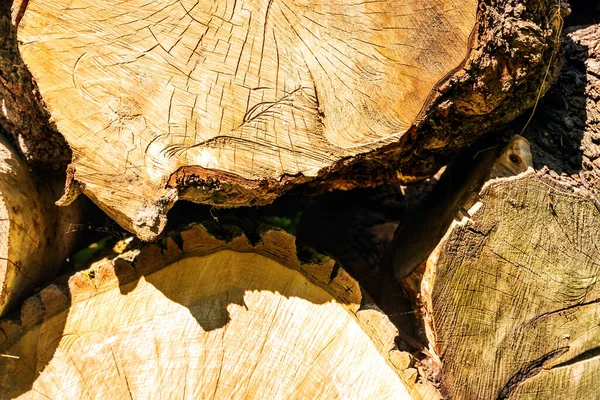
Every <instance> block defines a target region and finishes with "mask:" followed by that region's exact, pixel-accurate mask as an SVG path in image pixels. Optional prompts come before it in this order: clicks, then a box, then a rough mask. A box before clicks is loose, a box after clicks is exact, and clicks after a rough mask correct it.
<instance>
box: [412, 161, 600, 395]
mask: <svg viewBox="0 0 600 400" xmlns="http://www.w3.org/2000/svg"><path fill="white" fill-rule="evenodd" d="M582 226H584V227H585V229H584V230H582V228H581V227H582ZM599 231H600V213H599V212H598V209H597V208H596V206H595V204H594V201H593V200H592V199H591V198H589V197H587V196H585V195H583V194H581V192H579V193H577V192H573V190H572V189H569V188H568V187H566V186H561V185H560V184H558V183H556V182H554V183H553V181H552V180H551V179H549V178H546V177H539V176H537V175H536V174H535V173H534V172H529V173H526V174H524V175H522V176H520V177H515V178H507V179H500V180H494V181H490V182H489V183H488V184H486V186H485V187H484V189H483V190H482V192H481V199H480V203H479V204H478V205H477V210H476V211H474V212H473V213H472V215H471V218H470V219H468V218H465V219H463V221H461V222H460V223H458V222H456V223H454V225H453V226H452V227H451V228H450V229H449V230H448V233H447V234H446V236H445V237H444V239H443V240H442V241H441V242H440V244H439V245H438V247H437V248H436V250H435V251H434V252H433V254H432V255H431V257H430V258H429V259H428V261H427V263H426V264H423V265H422V266H421V269H420V271H417V272H416V273H415V274H413V275H411V276H409V277H408V278H406V279H405V280H404V283H405V288H406V290H407V291H408V292H409V293H411V294H412V296H413V298H414V299H415V301H416V304H417V306H418V308H419V310H420V313H421V314H422V316H423V323H424V328H425V332H426V336H427V338H428V341H429V344H430V347H431V349H432V351H433V352H435V354H437V357H439V359H440V361H441V365H442V372H443V380H442V382H443V385H442V391H443V392H445V393H446V394H447V395H448V396H449V397H451V398H469V399H470V398H486V399H491V398H497V399H506V398H511V399H512V398H519V399H520V398H531V396H534V394H535V396H540V394H543V395H542V398H550V397H552V398H561V399H582V398H594V397H596V395H597V382H598V379H600V377H599V375H598V373H599V371H600V364H599V363H600V360H599V359H598V356H597V355H598V348H599V347H600V342H599V341H598V337H600V330H599V329H600V328H599V326H598V322H597V321H598V302H599V301H600V292H599V290H598V289H597V288H596V285H595V282H596V278H597V276H598V273H599V266H600V251H599V248H600V246H598V236H597V235H596V234H595V232H599ZM546 394H547V395H546ZM535 396H534V397H535Z"/></svg>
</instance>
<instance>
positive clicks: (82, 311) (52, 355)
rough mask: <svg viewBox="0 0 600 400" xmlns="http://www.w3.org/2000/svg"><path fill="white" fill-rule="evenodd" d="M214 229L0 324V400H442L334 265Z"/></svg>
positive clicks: (150, 250) (273, 234) (29, 306)
mask: <svg viewBox="0 0 600 400" xmlns="http://www.w3.org/2000/svg"><path fill="white" fill-rule="evenodd" d="M223 234H225V235H226V236H228V237H229V239H228V241H227V242H226V241H224V240H221V239H217V238H216V237H214V236H212V235H211V234H209V233H208V232H207V231H206V230H205V229H204V228H203V227H202V226H199V225H194V226H192V227H191V228H189V229H187V230H184V231H182V232H181V234H180V235H177V236H174V237H173V239H172V238H169V239H167V241H166V243H165V245H164V247H160V246H159V245H156V244H154V245H147V246H146V247H143V248H142V249H141V250H132V251H130V252H128V253H125V254H123V255H122V256H121V257H119V258H118V259H116V260H112V261H108V260H104V261H101V262H97V263H95V264H94V265H92V266H91V267H90V268H89V269H87V270H85V271H83V272H80V273H77V274H76V275H75V276H73V277H71V279H70V280H69V283H68V288H64V289H61V288H60V287H59V286H56V285H52V286H50V287H48V288H46V289H44V290H43V291H42V292H40V294H39V295H37V296H35V297H33V298H31V299H29V300H27V301H26V302H25V304H24V306H23V311H22V315H21V321H20V322H17V323H14V322H13V323H11V322H9V321H3V322H0V327H3V326H4V327H6V329H4V333H5V335H6V337H4V338H3V340H0V341H1V342H2V343H0V353H3V354H5V355H8V356H10V357H4V358H2V357H0V397H2V398H12V397H14V396H17V395H22V397H20V398H38V397H39V396H47V397H51V398H90V397H91V398H107V399H108V398H111V399H117V398H130V397H131V398H210V397H214V398H254V399H278V398H351V399H359V398H364V399H379V398H399V399H402V398H406V399H409V398H410V399H436V398H440V396H439V394H437V392H436V390H435V389H434V388H433V387H432V386H431V385H429V384H427V383H423V382H417V379H418V373H417V371H416V370H415V369H414V368H412V366H411V356H410V355H409V354H408V353H402V352H399V351H398V350H396V349H395V345H394V337H395V336H396V335H397V330H396V328H394V326H393V325H392V324H391V323H390V321H389V320H388V319H387V317H386V316H385V315H384V314H382V313H381V311H379V310H378V309H377V308H375V307H374V306H372V305H370V301H369V299H368V298H366V297H364V295H363V293H362V292H361V289H360V287H359V286H358V284H357V283H356V281H354V280H353V279H352V278H351V277H350V276H349V275H348V274H347V273H346V272H345V271H344V270H343V269H341V268H339V267H338V266H337V265H336V264H335V263H334V262H333V261H332V260H330V259H328V258H325V257H322V256H319V255H317V254H313V253H306V252H304V253H306V254H305V256H306V258H308V259H307V260H305V261H304V262H301V261H299V260H298V258H297V255H296V253H297V250H296V246H295V243H294V238H293V237H292V236H290V235H289V234H286V233H284V232H282V231H277V230H263V231H262V232H261V237H260V240H259V241H258V243H257V244H256V245H254V246H253V245H251V244H250V243H249V242H248V240H247V239H246V238H245V237H244V236H243V235H241V234H240V233H239V232H237V231H234V230H230V231H227V232H223ZM176 243H179V245H177V244H176ZM11 357H18V358H11ZM100 377H101V378H100Z"/></svg>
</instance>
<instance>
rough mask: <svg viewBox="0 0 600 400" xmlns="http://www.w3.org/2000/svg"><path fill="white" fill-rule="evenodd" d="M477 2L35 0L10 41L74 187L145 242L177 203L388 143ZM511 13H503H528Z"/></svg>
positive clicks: (447, 72)
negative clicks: (64, 148) (68, 160)
mask: <svg viewBox="0 0 600 400" xmlns="http://www.w3.org/2000/svg"><path fill="white" fill-rule="evenodd" d="M536 3H537V2H536ZM545 3H546V2H544V4H545ZM478 4H479V2H478V1H477V0H469V1H462V2H454V1H430V0H416V1H413V2H405V3H402V4H399V3H394V2H392V1H382V2H365V3H363V2H349V3H348V2H333V3H330V2H318V1H304V2H295V1H273V0H263V1H259V2H248V1H226V0H223V1H217V2H213V1H204V0H203V1H195V0H194V1H187V0H186V1H167V2H148V1H142V0H133V1H128V2H126V3H123V2H121V1H116V0H110V1H103V2H101V3H99V2H97V1H91V0H75V1H72V0H69V1H66V0H61V1H58V2H52V3H48V2H47V1H43V0H30V1H29V4H28V6H27V10H26V12H25V14H24V16H23V19H22V20H21V23H20V26H19V32H18V33H19V36H18V37H19V41H20V46H19V48H20V51H21V53H22V55H23V59H24V60H25V62H26V64H27V65H28V66H29V68H30V70H31V71H32V73H33V76H34V77H35V79H36V81H37V83H38V85H39V88H40V92H41V94H42V97H43V99H44V101H45V103H46V104H47V106H48V108H49V109H50V112H51V115H52V118H53V120H54V121H55V122H56V126H57V127H58V129H59V131H60V132H62V133H63V135H64V136H65V138H66V140H67V141H68V143H69V145H70V146H71V148H72V150H73V164H74V169H75V180H76V181H78V182H79V183H80V184H81V185H80V186H81V190H82V191H83V192H84V193H85V194H86V195H88V196H89V197H90V198H91V199H92V200H94V201H95V202H96V203H97V204H98V205H100V206H101V207H102V208H103V209H104V210H105V211H106V212H107V213H109V214H110V215H111V216H112V217H113V218H114V219H115V220H116V221H118V222H119V223H120V224H121V225H123V226H124V227H125V228H127V229H129V230H131V231H133V232H135V233H136V234H137V235H138V236H140V237H141V238H143V239H151V238H153V237H155V236H156V235H157V234H158V232H160V231H161V230H162V228H163V227H164V225H165V223H166V219H165V213H166V211H167V210H168V209H169V208H170V207H171V205H172V204H173V203H174V201H176V200H177V198H184V199H188V200H193V201H197V202H202V203H209V204H216V205H222V206H240V205H253V204H265V203H268V202H271V201H272V200H273V199H274V198H275V197H276V196H278V195H279V194H280V193H281V192H282V191H284V190H285V189H286V188H289V187H290V186H291V185H293V184H295V183H301V182H305V181H307V180H311V179H314V178H315V177H317V175H318V174H319V173H322V174H323V173H326V172H327V171H335V170H337V169H339V168H340V167H341V166H342V164H343V163H340V161H342V160H348V159H349V160H354V157H356V156H358V155H361V154H366V153H369V152H373V151H375V150H381V149H384V148H387V147H389V146H388V145H391V144H394V146H397V144H398V140H399V139H400V138H402V137H404V136H405V133H406V132H407V131H409V129H411V127H413V126H414V125H415V124H417V123H418V122H419V121H420V120H421V119H422V117H423V116H424V115H425V113H426V112H428V111H429V110H430V108H431V106H432V104H433V101H432V99H434V98H435V97H437V96H438V95H439V93H438V92H437V91H436V89H437V88H438V87H439V86H440V85H441V83H442V82H447V81H448V79H450V77H453V76H454V75H455V72H456V71H458V70H460V69H461V67H462V66H464V64H465V63H466V62H467V60H468V56H469V54H470V53H469V52H470V49H471V46H472V42H473V40H474V36H475V35H474V34H473V32H474V28H475V26H476V14H477V9H478ZM504 6H505V5H504V4H501V5H496V4H493V5H491V6H490V7H489V8H490V9H492V10H496V9H498V10H499V9H500V7H504ZM535 7H536V12H537V11H538V10H537V8H539V11H540V15H538V16H536V18H541V19H544V18H546V13H547V12H548V10H547V9H548V7H546V6H545V5H544V6H537V5H536V6H535ZM544 7H545V8H544ZM509 8H510V16H511V18H513V19H514V18H517V17H518V14H519V13H522V11H523V10H521V9H516V8H514V7H508V6H506V9H507V10H508V9H509ZM484 9H485V10H487V8H484ZM519 10H520V11H519ZM505 11H506V10H501V11H500V13H503V12H505ZM486 12H487V11H486ZM494 12H495V11H492V12H490V13H491V14H493V13H494ZM481 14H482V15H481V16H480V17H481V18H483V15H484V14H485V13H484V12H482V13H481ZM533 14H535V13H533ZM533 14H532V15H533ZM486 18H487V17H486ZM517 25H518V23H513V24H512V25H511V29H512V27H514V26H517ZM530 25H531V24H530ZM546 25H547V23H546ZM528 26H529V25H528ZM536 27H537V25H536ZM527 29H528V31H527V32H531V35H533V36H536V40H535V41H532V43H533V42H535V44H536V45H535V46H531V48H532V49H534V50H531V51H538V50H540V49H543V48H544V44H543V41H545V40H547V39H548V37H546V36H548V32H547V31H545V30H543V29H541V28H540V29H537V28H536V29H537V30H536V29H532V28H531V27H529V28H527ZM551 32H552V30H550V33H551ZM527 35H528V34H522V35H521V36H520V37H519V40H527ZM537 36H540V38H537ZM511 40H512V39H511ZM527 43H529V42H527ZM546 47H548V48H549V49H550V50H553V46H551V45H550V46H546ZM484 51H485V50H484ZM511 51H512V50H511ZM550 52H551V51H550ZM515 54H516V53H515ZM483 56H485V57H487V56H488V55H487V54H484V55H483ZM546 58H547V57H546ZM543 60H544V56H538V57H537V58H534V57H531V59H530V60H528V61H526V62H525V65H520V66H519V69H518V70H516V71H515V72H514V74H516V75H519V77H520V78H519V79H524V78H523V76H527V75H531V76H533V77H536V76H538V75H539V74H538V75H536V74H529V72H528V68H529V66H530V65H538V66H540V65H541V64H542V61H543ZM546 61H547V60H546ZM500 65H502V64H500ZM537 72H539V71H537ZM502 73H503V74H504V75H506V76H508V77H510V75H511V74H513V72H511V71H508V70H507V71H504V72H502ZM463 75H464V73H463ZM492 75H493V76H497V71H493V74H492ZM506 79H508V78H506ZM511 79H512V78H511ZM519 79H516V80H515V79H513V80H512V81H510V79H508V80H509V81H510V82H507V83H505V84H503V87H502V92H503V93H504V92H506V93H508V92H510V90H509V89H511V84H512V83H511V82H517V81H518V80H519ZM531 79H533V78H531ZM444 90H447V87H446V88H445V89H444ZM498 91H499V92H500V89H498ZM536 92H537V91H536ZM536 94H537V93H536ZM503 96H504V94H503ZM467 97H468V96H467ZM472 97H473V96H472ZM504 97H506V96H504ZM504 97H502V96H500V97H499V98H500V99H504ZM522 97H523V98H524V99H527V98H528V97H527V96H525V95H523V96H522ZM477 99H478V100H477V102H479V103H481V104H483V103H482V101H481V96H480V95H478V96H477ZM492 99H494V100H493V101H492ZM463 100H464V101H463V102H462V103H461V106H460V107H461V108H462V109H465V110H467V111H466V112H467V113H469V114H475V113H479V112H480V111H479V110H477V109H475V110H474V109H473V107H475V108H477V106H476V105H473V104H471V103H472V101H471V100H473V99H470V100H469V99H467V98H465V99H463ZM473 101H475V100H473ZM485 102H488V103H489V102H493V103H494V105H493V106H490V105H489V104H487V105H486V106H485V107H484V108H485V109H486V110H487V112H490V110H493V109H494V108H498V104H499V103H501V101H499V100H498V99H496V98H494V95H493V93H492V94H491V95H490V96H486V97H485ZM523 102H524V103H526V101H523ZM451 108H452V107H449V106H448V104H446V112H448V110H449V109H451ZM515 108H516V109H517V112H518V110H520V109H522V108H523V106H522V105H519V106H517V107H515ZM480 133H481V132H477V133H475V134H473V136H477V135H478V134H480ZM437 142H438V146H441V145H440V141H439V140H437ZM386 146H387V147H386ZM394 146H392V147H394ZM402 151H404V152H406V154H412V153H413V149H409V148H405V149H404V150H402ZM438 162H439V160H438ZM345 163H346V161H345ZM404 163H405V166H404V167H406V168H408V167H407V166H408V165H410V164H414V163H411V162H410V160H405V161H404ZM395 168H398V169H402V168H403V165H402V164H398V165H396V166H395ZM430 168H431V167H430ZM395 172H396V171H395V169H392V171H391V172H390V171H388V172H387V173H386V174H387V175H389V176H396V173H395ZM429 172H431V171H420V175H421V176H425V175H426V174H427V173H429ZM395 179H397V178H395ZM406 179H409V178H408V177H407V178H406ZM410 179H414V178H410ZM184 189H186V190H184ZM198 189H200V190H198Z"/></svg>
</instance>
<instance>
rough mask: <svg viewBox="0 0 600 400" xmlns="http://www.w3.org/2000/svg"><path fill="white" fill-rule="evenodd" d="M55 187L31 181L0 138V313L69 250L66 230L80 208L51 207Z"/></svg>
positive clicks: (49, 272) (53, 268)
mask: <svg viewBox="0 0 600 400" xmlns="http://www.w3.org/2000/svg"><path fill="white" fill-rule="evenodd" d="M58 186H59V185H58V182H54V184H52V183H51V182H40V181H37V180H36V178H35V177H34V175H33V174H32V173H31V171H30V170H29V167H28V166H27V165H26V164H25V163H24V162H23V161H22V160H21V159H20V158H19V156H18V154H17V153H16V152H15V150H14V149H13V148H12V147H11V146H10V145H9V144H8V143H7V142H6V140H5V139H4V138H3V137H1V136H0V315H2V314H4V313H5V312H6V311H7V309H8V308H9V307H10V306H11V305H14V301H15V300H21V299H20V298H19V296H20V295H21V294H22V293H23V291H24V290H26V289H27V288H31V287H32V286H34V285H36V284H39V282H40V281H47V280H48V279H52V278H53V277H54V274H55V273H56V272H57V270H58V267H59V266H61V265H62V264H63V263H64V262H65V260H66V257H67V255H68V253H69V251H70V249H71V247H72V244H73V242H74V236H73V235H68V234H67V232H68V228H69V224H71V223H73V224H78V223H79V222H80V221H79V218H80V216H79V211H80V210H79V209H78V208H77V205H73V206H71V207H69V208H66V209H65V208H63V209H59V208H58V207H57V206H55V205H54V204H53V203H54V200H56V199H55V198H54V196H56V194H57V193H58V191H56V190H53V189H57V188H58ZM59 190H60V189H59Z"/></svg>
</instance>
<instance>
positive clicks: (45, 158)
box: [0, 0, 71, 172]
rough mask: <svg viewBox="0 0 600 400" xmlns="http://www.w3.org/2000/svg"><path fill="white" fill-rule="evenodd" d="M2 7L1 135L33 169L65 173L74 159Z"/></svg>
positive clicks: (0, 57) (0, 48)
mask: <svg viewBox="0 0 600 400" xmlns="http://www.w3.org/2000/svg"><path fill="white" fill-rule="evenodd" d="M2 3H3V4H0V132H1V133H2V134H3V135H4V134H6V135H7V136H8V137H10V138H11V139H12V141H13V144H14V145H15V148H17V150H18V151H19V152H20V154H21V155H22V156H23V157H24V158H25V160H26V161H27V162H28V163H29V164H30V165H34V166H38V167H40V168H43V169H48V168H50V169H52V170H53V171H57V172H63V171H64V170H65V168H66V166H67V165H68V163H69V161H70V160H71V150H70V148H69V146H68V145H67V143H66V142H65V139H64V138H63V137H62V136H61V135H60V134H59V133H58V132H57V131H56V130H55V129H54V128H53V127H52V124H51V123H50V122H49V117H50V114H49V113H48V112H47V110H46V109H45V108H44V105H43V103H42V102H41V100H40V95H39V91H38V89H37V86H36V84H35V82H34V81H33V78H32V77H31V73H30V72H29V70H28V69H27V67H25V64H23V60H22V59H21V56H20V54H19V51H18V49H17V30H16V28H15V26H14V25H12V24H11V22H10V19H9V10H8V9H5V7H4V6H5V5H8V4H10V1H6V0H4V1H2Z"/></svg>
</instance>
